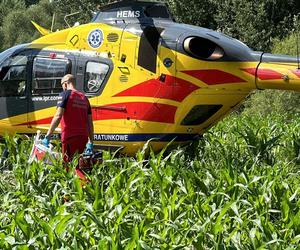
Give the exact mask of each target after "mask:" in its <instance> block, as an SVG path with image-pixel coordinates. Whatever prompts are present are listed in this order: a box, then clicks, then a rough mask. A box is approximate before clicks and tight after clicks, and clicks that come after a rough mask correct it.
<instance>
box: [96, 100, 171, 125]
mask: <svg viewBox="0 0 300 250" xmlns="http://www.w3.org/2000/svg"><path fill="white" fill-rule="evenodd" d="M107 107H108V108H107ZM113 107H115V108H116V109H113ZM120 107H125V110H121V109H119V108H120ZM176 110H177V107H176V106H172V105H167V104H160V103H149V102H127V103H116V104H109V105H104V106H102V107H98V108H94V109H93V120H94V121H95V120H112V119H127V120H131V119H133V120H143V121H150V122H162V123H174V119H175V113H176Z"/></svg>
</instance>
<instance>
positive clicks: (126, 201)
mask: <svg viewBox="0 0 300 250" xmlns="http://www.w3.org/2000/svg"><path fill="white" fill-rule="evenodd" d="M16 138H17V137H15V138H14V139H13V138H6V140H7V144H8V147H9V150H10V152H12V153H11V154H10V157H9V159H8V160H7V162H6V165H5V167H2V170H1V177H0V199H1V201H2V202H1V204H0V249H12V248H15V249H45V248H49V249H297V247H298V245H299V243H300V212H299V211H300V209H299V208H300V201H299V195H300V185H299V184H300V180H299V170H300V163H299V160H300V153H299V152H300V150H299V149H300V120H299V118H294V119H292V120H289V121H286V120H284V117H280V116H274V115H273V116H269V117H264V118H262V117H259V116H256V117H247V116H241V117H238V116H236V115H233V116H231V117H229V118H227V119H226V120H224V121H223V122H221V123H219V124H218V125H217V126H215V127H214V128H213V129H211V130H210V132H208V133H206V134H205V135H204V138H203V140H201V141H200V142H199V143H198V144H197V145H196V146H194V148H193V152H192V153H191V151H190V150H191V148H178V149H176V150H173V151H172V152H168V153H166V152H160V153H157V154H154V153H153V152H152V153H151V154H150V156H149V157H148V158H146V157H145V156H144V151H141V152H139V153H138V154H137V156H136V157H135V158H128V157H123V158H115V157H113V156H112V155H110V154H109V153H105V154H104V159H105V161H104V163H103V164H99V165H98V166H97V167H96V168H95V169H94V170H93V172H92V173H91V175H90V180H91V181H90V182H89V183H87V184H86V185H85V186H84V187H82V185H81V183H80V180H79V179H78V178H77V177H76V176H74V175H73V174H71V172H69V173H66V171H65V170H64V169H63V168H62V167H61V165H62V163H61V162H60V161H58V162H56V163H55V164H54V166H49V165H45V164H43V163H32V164H28V163H27V160H28V154H29V150H30V147H31V145H30V143H31V142H30V141H21V142H18V141H17V139H16ZM3 148H4V146H3V145H2V146H1V150H3ZM65 200H68V201H67V202H66V201H65Z"/></svg>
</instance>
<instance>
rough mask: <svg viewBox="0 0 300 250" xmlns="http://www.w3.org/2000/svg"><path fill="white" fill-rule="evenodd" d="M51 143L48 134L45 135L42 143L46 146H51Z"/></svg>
mask: <svg viewBox="0 0 300 250" xmlns="http://www.w3.org/2000/svg"><path fill="white" fill-rule="evenodd" d="M49 143H50V140H49V138H48V137H47V136H45V138H44V139H43V140H42V144H43V145H44V146H45V147H47V148H49Z"/></svg>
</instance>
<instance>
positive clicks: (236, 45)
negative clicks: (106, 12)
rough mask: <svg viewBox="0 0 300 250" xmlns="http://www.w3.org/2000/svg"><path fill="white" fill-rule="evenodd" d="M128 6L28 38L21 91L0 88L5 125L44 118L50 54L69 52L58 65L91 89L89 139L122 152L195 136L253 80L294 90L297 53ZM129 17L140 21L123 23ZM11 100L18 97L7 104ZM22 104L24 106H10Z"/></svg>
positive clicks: (31, 129) (48, 111)
mask: <svg viewBox="0 0 300 250" xmlns="http://www.w3.org/2000/svg"><path fill="white" fill-rule="evenodd" d="M113 7H114V6H112V7H111V8H112V9H113ZM124 8H125V7H124ZM126 11H127V10H124V11H119V10H118V11H116V19H115V20H111V19H108V21H106V23H101V22H97V20H95V22H92V23H89V24H85V25H80V26H77V27H72V28H69V29H65V30H61V31H57V32H54V33H50V34H48V35H45V36H43V37H41V38H39V39H37V40H35V41H33V42H32V43H31V44H28V45H26V46H25V47H24V49H23V50H21V52H22V51H25V50H26V51H27V54H26V53H25V52H24V53H23V54H24V55H26V56H27V63H26V70H27V74H26V77H25V87H23V88H24V93H22V94H21V95H17V96H7V95H6V94H5V93H4V94H1V96H0V102H1V98H2V99H3V100H2V101H5V104H6V105H5V107H4V108H2V110H1V113H4V114H3V115H2V116H1V117H0V118H1V120H0V127H1V134H5V133H25V134H33V133H35V132H36V130H38V129H39V130H44V129H47V128H48V127H49V125H50V122H51V119H52V116H53V115H54V113H55V108H56V107H55V101H56V100H57V96H58V95H57V91H58V90H57V91H53V89H54V88H52V89H51V90H50V91H49V88H48V89H47V88H44V89H46V92H45V91H43V88H39V87H37V86H39V85H43V84H44V85H45V86H46V83H47V84H48V82H47V79H48V78H47V79H46V77H45V76H43V74H42V72H43V67H45V71H46V72H47V70H46V65H48V64H49V62H50V63H51V62H53V65H52V67H54V68H55V67H57V71H59V70H60V68H59V67H60V66H59V65H60V63H62V62H63V61H64V60H65V61H66V60H68V62H69V64H70V65H71V66H70V65H69V68H68V72H63V73H72V74H74V75H75V77H76V79H77V85H78V88H79V90H81V91H83V92H85V93H86V95H87V96H88V97H89V100H90V103H91V106H92V113H93V121H94V129H95V136H94V142H95V144H98V145H99V146H102V147H108V148H112V149H118V148H119V149H121V150H122V152H123V153H125V154H127V155H134V154H135V153H136V152H137V151H138V150H139V149H141V147H142V146H143V145H144V144H145V143H146V142H147V141H148V140H151V144H152V147H153V148H154V150H160V149H162V148H163V147H164V146H166V144H167V143H168V142H170V141H171V140H174V144H182V143H187V142H190V141H192V140H196V139H198V138H199V137H200V136H201V135H202V134H203V133H204V132H205V131H207V129H209V128H210V127H211V126H212V125H214V124H215V123H216V122H218V121H219V120H220V119H222V117H224V116H225V115H226V114H228V113H230V112H232V110H234V109H235V108H236V107H237V106H238V105H239V104H240V103H241V102H242V101H243V100H244V99H245V98H246V97H247V96H248V95H249V93H251V91H253V90H254V89H266V88H272V89H290V90H296V91H300V71H299V69H298V68H297V61H296V59H294V58H291V57H285V56H276V55H270V54H264V53H262V52H254V51H252V50H250V49H249V48H248V47H247V46H245V45H244V44H242V43H241V42H239V41H237V40H235V39H232V38H228V37H227V36H224V35H223V34H221V33H218V32H214V31H211V30H207V29H203V28H199V27H195V26H190V25H184V24H177V23H175V22H173V21H172V20H169V19H164V18H161V19H159V18H158V19H155V18H154V19H153V18H152V20H154V21H153V22H149V20H148V19H146V18H145V19H141V15H142V14H141V13H139V12H130V11H129V12H128V11H127V12H126ZM111 13H112V12H110V14H111ZM128 16H129V19H130V20H136V19H138V21H130V22H126V18H127V17H128ZM119 20H123V22H120V21H119ZM15 54H16V56H18V55H20V53H19V54H18V53H15ZM23 54H22V55H23ZM0 59H1V54H0ZM3 60H4V59H3ZM47 60H48V61H47ZM51 60H52V61H51ZM4 61H5V60H4ZM47 63H48V64H47ZM67 64H68V63H67ZM0 65H1V62H0ZM17 65H19V64H17ZM50 67H51V65H50ZM28 69H29V70H28ZM0 75H1V74H0ZM43 77H44V78H43ZM47 77H48V76H47ZM49 77H50V76H49ZM50 78H51V77H50ZM50 78H49V79H50ZM4 79H5V77H4ZM45 79H46V80H45ZM49 79H48V80H49ZM2 80H3V78H2ZM23 80H24V79H23ZM54 80H55V81H56V80H58V79H54V78H53V79H52V78H51V79H50V80H49V81H52V82H54ZM41 83H42V84H41ZM54 84H55V83H54ZM19 85H20V83H19ZM47 86H48V85H47ZM51 86H52V85H51ZM52 87H53V86H52ZM0 88H1V86H0ZM19 88H20V86H19ZM40 89H41V91H40V92H39V90H40ZM4 98H5V100H4ZM9 99H11V100H9ZM14 100H17V101H19V103H18V104H16V105H15V106H14V107H12V106H11V105H14V104H13V103H14ZM24 105H25V106H26V109H24ZM21 106H22V107H23V110H26V111H24V112H17V111H16V112H10V111H9V109H10V108H11V109H15V110H20V109H21V108H20V107H21ZM5 109H6V111H5ZM5 112H6V113H5ZM74 115H76V114H74Z"/></svg>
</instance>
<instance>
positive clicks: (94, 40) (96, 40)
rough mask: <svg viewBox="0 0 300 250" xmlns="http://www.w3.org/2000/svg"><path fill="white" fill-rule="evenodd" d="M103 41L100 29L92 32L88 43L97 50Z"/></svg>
mask: <svg viewBox="0 0 300 250" xmlns="http://www.w3.org/2000/svg"><path fill="white" fill-rule="evenodd" d="M102 41H103V33H102V31H101V30H100V29H95V30H92V31H91V32H90V33H89V35H88V43H89V45H90V46H91V47H92V48H94V49H97V48H99V47H100V46H101V44H102Z"/></svg>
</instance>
